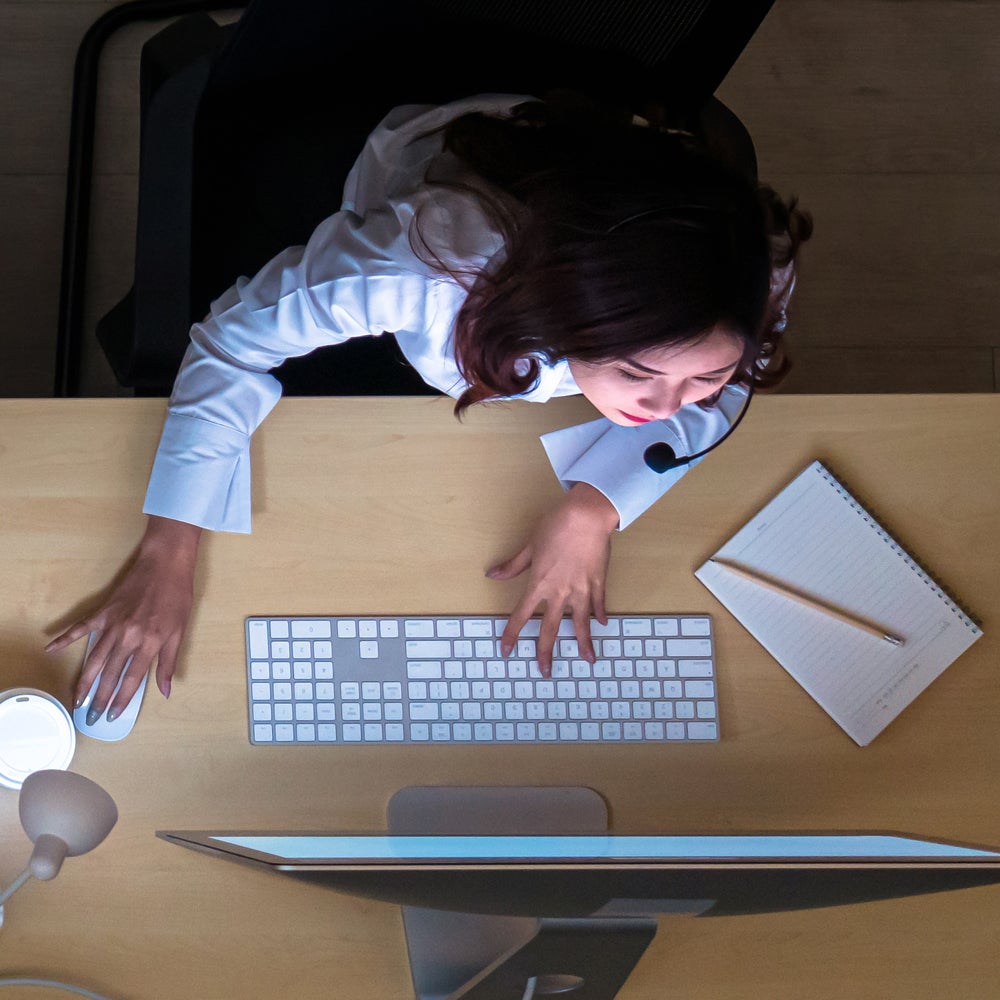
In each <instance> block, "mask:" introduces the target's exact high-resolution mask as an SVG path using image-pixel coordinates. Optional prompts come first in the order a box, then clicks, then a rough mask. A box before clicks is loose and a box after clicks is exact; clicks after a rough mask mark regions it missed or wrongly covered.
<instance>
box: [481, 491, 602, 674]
mask: <svg viewBox="0 0 1000 1000" xmlns="http://www.w3.org/2000/svg"><path fill="white" fill-rule="evenodd" d="M617 525H618V512H617V511H616V510H615V508H614V507H613V506H612V504H611V502H610V501H609V500H608V499H607V498H606V497H605V496H604V494H603V493H601V492H600V491H599V490H596V489H595V488H594V487H593V486H589V485H588V484H586V483H576V484H575V485H574V486H573V487H572V488H571V489H570V490H569V491H568V492H567V493H566V495H565V496H564V497H563V499H562V501H561V502H560V503H559V504H558V505H557V506H556V507H555V508H554V509H553V510H551V511H549V513H548V514H546V515H545V517H543V518H542V520H541V521H540V522H539V524H538V526H537V528H536V529H535V531H534V533H533V535H532V536H531V538H530V539H529V541H528V544H527V545H525V547H524V548H523V549H521V551H520V552H518V553H517V554H516V555H514V556H512V557H511V558H510V559H507V560H506V561H504V562H502V563H499V564H497V565H496V566H493V567H491V568H490V569H488V570H487V571H486V575H487V576H488V577H490V578H491V579H493V580H510V579H513V578H514V577H515V576H519V575H520V574H521V573H524V572H525V571H529V573H528V586H527V589H526V590H525V592H524V595H523V596H522V598H521V600H520V601H519V602H518V605H517V607H516V608H514V610H513V612H511V615H510V618H509V619H508V621H507V627H506V628H505V629H504V633H503V636H502V637H501V640H500V649H501V652H502V653H503V655H504V656H509V655H510V653H511V651H512V650H513V648H514V646H515V644H516V642H517V637H518V635H519V634H520V632H521V629H522V628H523V627H524V624H525V622H527V620H528V619H529V618H531V617H532V615H533V614H535V612H536V611H538V610H539V609H542V623H541V629H540V631H539V635H538V639H537V641H536V651H537V652H536V656H537V659H538V667H539V670H540V671H541V672H542V674H543V675H544V676H546V677H548V676H549V674H550V673H551V670H552V649H553V646H554V645H555V641H556V635H557V633H558V630H559V624H560V622H561V621H562V618H563V616H564V615H569V616H570V617H571V618H572V620H573V629H574V631H575V633H576V639H577V644H578V647H579V650H580V656H581V658H582V659H585V660H588V661H589V662H591V663H592V662H593V661H594V644H593V640H592V639H591V635H590V619H591V616H593V617H594V618H596V619H597V620H598V621H599V622H600V623H601V624H602V625H603V624H605V623H606V622H607V612H606V611H605V609H604V588H605V582H606V580H607V574H608V559H609V557H610V553H611V533H612V532H613V531H614V530H615V528H616V527H617Z"/></svg>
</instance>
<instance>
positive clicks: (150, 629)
mask: <svg viewBox="0 0 1000 1000" xmlns="http://www.w3.org/2000/svg"><path fill="white" fill-rule="evenodd" d="M810 231H811V223H810V221H809V219H808V217H807V216H805V215H804V214H802V213H801V212H799V211H798V210H797V209H796V208H795V206H794V202H793V203H792V204H791V205H790V206H786V205H785V204H784V203H783V202H782V201H781V200H780V199H779V198H778V197H777V196H776V195H775V194H774V193H773V192H772V191H771V190H770V189H768V188H764V187H758V186H757V184H756V183H755V182H754V181H751V180H750V179H748V178H747V177H746V176H744V175H743V174H742V173H741V172H740V171H739V170H738V169H736V168H735V167H733V166H731V165H728V164H727V163H725V162H723V160H721V159H720V158H718V157H717V156H714V155H712V154H711V153H709V152H708V151H707V150H706V149H705V148H703V146H702V145H701V144H700V143H699V142H698V141H697V140H696V139H695V138H694V137H693V136H691V135H690V134H687V133H677V132H671V131H669V130H662V129H654V128H652V127H649V126H648V125H647V124H646V123H644V122H641V121H637V120H635V119H632V118H630V117H629V116H616V115H614V114H609V113H608V112H606V111H605V110H604V109H598V108H596V107H594V106H593V105H588V104H586V103H585V102H579V101H570V102H565V101H563V100H561V99H560V98H559V97H558V96H553V97H551V98H549V99H547V100H545V101H539V100H537V99H535V98H531V97H524V96H510V95H484V96H479V97H474V98H469V99H466V100H463V101H457V102H454V103H453V104H449V105H445V106H442V107H432V108H427V107H418V106H408V107H403V108H398V109H396V110H395V111H393V112H392V113H390V115H389V116H388V117H387V118H386V119H385V120H384V121H383V122H382V123H381V124H380V125H379V127H378V128H377V129H376V130H375V132H373V133H372V135H371V136H370V138H369V140H368V142H367V144H366V145H365V148H364V149H363V150H362V152H361V155H360V156H359V158H358V160H357V162H356V164H355V166H354V168H353V170H352V171H351V174H350V175H349V177H348V179H347V182H346V185H345V192H344V200H343V204H342V207H341V210H340V211H339V212H337V213H335V214H334V215H333V216H331V217H330V218H328V219H326V220H325V221H324V222H322V223H321V224H320V225H319V226H318V227H317V229H316V231H315V232H314V234H313V236H312V237H311V239H310V241H309V243H308V244H307V245H306V246H305V247H292V248H289V249H288V250H286V251H285V252H283V253H282V254H279V255H278V257H276V258H275V259H274V260H273V261H271V262H270V263H269V264H268V265H266V266H265V267H264V268H263V269H262V270H261V271H260V272H259V273H258V274H257V275H256V276H255V277H254V278H253V279H250V280H248V279H246V278H241V279H240V280H239V281H238V282H237V283H236V285H234V286H233V287H232V288H231V289H229V290H228V291H227V292H226V293H224V294H223V295H222V296H221V297H220V298H219V299H217V300H216V301H215V302H213V303H212V306H211V311H210V313H209V315H208V316H207V317H206V318H205V320H204V321H202V322H201V323H198V324H195V326H194V327H193V328H192V331H191V346H190V347H189V349H188V352H187V354H186V356H185V359H184V362H183V364H182V366H181V370H180V372H179V374H178V377H177V381H176V383H175V386H174V391H173V394H172V396H171V401H170V411H169V414H168V417H167V421H166V424H165V427H164V432H163V437H162V439H161V442H160V447H159V450H158V452H157V457H156V461H155V463H154V468H153V472H152V475H151V478H150V485H149V491H148V493H147V498H146V503H145V506H144V511H145V513H146V514H148V515H149V520H148V524H147V528H146V532H145V534H144V536H143V539H142V542H141V544H140V546H139V549H138V555H137V557H136V559H135V560H134V562H133V563H132V565H131V566H130V567H129V568H128V570H127V572H126V573H125V575H124V576H123V578H122V580H121V581H120V582H119V583H118V585H117V586H116V587H115V588H114V589H113V590H112V592H111V593H110V595H109V596H108V597H107V598H106V599H105V601H104V602H103V604H102V605H101V606H100V607H99V608H98V609H96V610H95V611H94V612H93V613H91V614H89V615H87V616H86V617H85V618H83V619H81V620H80V621H78V622H77V623H76V624H74V625H73V626H72V627H70V628H69V629H67V630H66V631H65V632H64V633H63V634H62V635H60V636H59V637H57V638H56V639H54V640H53V641H52V642H51V643H50V644H49V646H48V647H47V649H48V650H50V651H53V650H58V649H62V648H63V647H65V646H66V645H67V644H69V643H71V642H74V641H75V640H76V639H79V638H81V637H83V636H84V635H86V634H88V633H89V632H91V631H97V632H100V633H101V636H100V638H99V640H98V641H97V643H96V644H95V646H94V648H93V649H92V651H91V653H90V655H89V657H88V659H87V662H86V664H85V665H84V669H83V671H82V672H81V675H80V679H79V682H78V686H77V692H76V697H77V704H79V703H80V702H81V701H82V699H83V697H84V696H85V695H86V693H87V692H88V691H89V689H90V687H91V684H92V682H93V680H94V679H95V678H96V677H97V675H98V674H99V673H100V674H101V682H100V685H99V687H98V690H97V693H96V695H95V697H94V698H93V700H92V702H91V708H90V712H91V715H92V716H93V717H94V718H96V717H98V716H99V715H100V714H101V713H102V712H103V710H104V708H105V706H108V717H109V719H110V718H112V717H114V715H116V714H118V713H120V711H121V710H122V709H123V708H124V707H125V705H127V704H128V702H129V700H130V699H131V696H132V694H133V693H134V692H135V690H136V689H137V688H138V685H139V683H140V680H141V678H142V677H143V676H144V675H145V673H146V672H147V671H148V670H149V668H150V667H151V666H152V664H153V663H154V661H155V662H156V663H157V667H156V677H157V684H158V686H159V688H160V691H161V692H162V693H163V694H164V696H167V695H169V692H170V682H171V678H172V676H173V673H174V670H175V667H176V661H177V653H178V649H179V646H180V642H181V638H182V636H183V633H184V629H185V627H186V624H187V620H188V618H189V616H190V612H191V606H192V600H193V598H192V590H193V577H194V571H195V565H196V558H197V549H198V542H199V537H200V534H201V531H202V529H203V528H208V529H212V530H224V531H242V532H248V531H249V530H250V503H249V474H250V473H249V439H250V435H251V434H252V433H253V431H254V429H255V428H256V427H257V426H258V425H259V424H260V422H261V421H262V420H263V419H264V417H265V416H266V415H267V413H268V412H269V410H270V409H271V408H272V407H273V406H274V404H275V403H276V402H277V400H278V398H279V397H280V394H281V386H280V383H279V382H278V381H277V379H275V377H274V375H273V374H271V371H272V369H274V368H275V367H276V366H278V365H280V364H281V363H282V362H283V361H284V360H285V359H287V358H289V357H297V356H301V355H304V354H307V353H309V352H311V351H313V350H314V349H315V348H317V347H319V346H321V345H328V344H335V343H338V342H342V341H345V340H348V339H350V338H352V337H357V336H370V335H380V334H382V333H383V332H385V331H387V332H388V333H391V334H392V335H394V336H395V339H396V341H397V342H398V344H399V347H400V349H401V351H402V353H403V355H404V356H405V357H406V359H407V361H408V362H409V363H410V364H411V365H412V366H413V367H414V368H415V369H416V370H417V372H419V374H420V375H421V377H422V378H423V379H424V381H426V382H427V383H428V384H430V385H432V386H434V387H436V388H437V389H439V390H441V391H442V392H445V393H448V394H449V395H452V396H454V397H455V398H456V400H457V402H456V404H455V412H456V414H457V415H459V416H461V414H462V413H463V412H464V410H465V409H466V408H467V407H469V406H471V405H473V404H477V403H483V402H489V401H491V400H499V399H522V400H527V401H533V402H544V401H545V400H547V399H550V398H552V397H554V396H561V395H568V394H573V393H582V394H583V395H584V396H586V397H587V399H588V400H589V401H590V402H591V403H592V404H593V405H594V407H595V408H596V409H597V410H598V411H599V412H600V414H601V415H602V417H601V419H600V420H598V421H594V422H592V423H590V424H586V425H583V426H582V427H579V428H568V429H567V430H566V431H563V432H557V433H556V434H554V435H549V436H547V438H546V440H545V445H546V449H547V451H548V453H549V457H550V459H551V461H552V463H553V466H554V467H555V469H556V471H557V474H558V475H559V477H560V480H561V481H562V483H563V485H564V486H565V487H566V492H565V494H564V496H563V498H562V500H561V502H560V503H559V504H557V505H556V507H555V508H553V509H552V510H551V511H549V512H548V513H547V514H546V515H545V516H544V517H543V518H542V520H541V522H540V523H539V524H538V525H537V526H536V527H535V529H534V531H533V532H532V533H531V534H530V536H529V537H528V539H527V540H526V542H525V544H524V545H523V547H522V548H521V549H520V550H519V551H518V552H516V553H514V554H513V555H512V556H511V558H509V559H508V560H506V561H504V562H502V563H500V564H498V565H496V566H494V567H492V568H491V569H489V570H488V571H487V575H488V576H490V577H492V578H494V579H509V578H512V577H515V576H518V575H520V574H526V575H527V584H526V587H525V590H524V594H523V596H522V598H521V600H520V601H519V602H518V604H517V607H516V608H515V609H514V611H513V612H512V614H511V615H510V617H509V624H508V626H507V631H506V632H505V633H504V636H503V639H502V640H501V649H502V650H503V651H504V652H505V654H506V653H507V652H509V650H510V648H511V647H512V645H513V643H514V640H515V639H516V637H517V634H518V633H519V631H520V629H521V627H522V626H523V624H524V622H525V621H526V620H527V618H528V617H530V616H531V615H532V614H534V613H536V612H537V611H539V610H541V611H542V613H543V620H542V626H541V633H540V636H539V639H538V644H537V645H538V661H539V666H540V667H541V669H542V670H543V672H545V671H547V669H548V666H549V664H550V662H551V649H552V644H553V641H554V638H555V634H556V629H557V628H558V625H559V621H560V619H561V618H562V616H563V615H564V614H568V615H570V616H571V617H572V620H573V622H574V627H575V631H576V634H577V637H578V640H579V643H580V651H581V655H582V656H584V657H585V658H589V659H592V658H593V653H592V645H591V641H590V635H589V621H590V618H591V616H592V615H593V616H594V617H596V618H597V619H598V620H600V621H602V622H603V621H604V620H605V617H606V615H605V605H604V585H605V577H606V573H607V565H608V556H609V539H610V536H611V533H612V532H613V531H614V530H616V529H621V528H624V527H625V526H626V525H627V524H628V523H630V522H631V521H632V520H634V519H635V517H637V516H638V515H639V514H640V513H641V512H642V511H643V510H645V509H646V508H648V506H649V505H650V504H651V503H653V502H654V501H655V500H656V499H657V498H658V497H659V496H660V495H662V493H663V492H665V491H666V489H667V488H669V486H670V485H672V484H673V482H675V481H676V480H677V478H679V476H680V475H681V474H682V473H683V471H684V469H683V468H681V469H680V470H677V471H675V472H674V473H672V474H671V473H668V474H666V475H662V476H661V475H658V474H657V473H655V472H652V471H651V470H650V469H649V468H647V467H646V466H645V465H644V464H643V463H642V460H641V455H642V451H643V449H644V448H645V446H646V445H648V444H649V443H652V442H654V441H657V440H660V439H661V438H663V437H668V438H670V439H671V440H672V441H674V442H676V443H677V445H678V447H679V449H680V451H679V452H678V453H679V454H693V453H694V452H696V451H699V450H701V449H703V448H705V447H707V446H708V445H710V444H711V443H712V442H713V441H715V440H717V439H718V438H721V437H722V436H723V435H724V434H725V432H726V430H727V429H728V428H729V425H730V422H731V421H732V420H733V419H734V417H735V415H736V414H737V412H739V411H740V409H741V408H742V407H743V406H744V405H745V401H746V398H747V393H748V391H749V390H751V389H752V388H753V387H768V386H772V385H775V384H776V383H777V382H778V381H779V380H780V378H781V377H782V376H783V375H784V373H785V371H786V370H787V367H788V366H787V362H786V361H785V358H784V355H783V352H782V349H781V334H782V330H783V328H784V316H785V307H786V305H787V301H788V296H789V295H790V292H791V288H792V286H793V284H794V261H795V255H796V251H797V249H798V246H799V243H800V242H801V241H802V240H804V239H807V238H808V236H809V235H810ZM130 657H131V663H130V665H128V668H127V673H126V676H125V678H124V679H123V681H122V683H121V687H120V689H119V691H118V693H117V694H116V695H115V697H114V701H113V702H112V703H111V704H110V705H108V703H109V701H110V700H111V695H112V693H113V692H114V690H115V686H116V684H117V682H118V678H119V676H120V674H121V672H122V670H123V669H124V668H125V665H126V664H127V663H129V658H130Z"/></svg>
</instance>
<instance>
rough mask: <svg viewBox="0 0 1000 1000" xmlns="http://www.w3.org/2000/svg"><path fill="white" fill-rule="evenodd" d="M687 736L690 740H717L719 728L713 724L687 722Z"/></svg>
mask: <svg viewBox="0 0 1000 1000" xmlns="http://www.w3.org/2000/svg"><path fill="white" fill-rule="evenodd" d="M687 734H688V738H689V739H692V740H717V739H718V738H719V727H718V726H717V725H716V724H715V723H714V722H689V723H688V726H687Z"/></svg>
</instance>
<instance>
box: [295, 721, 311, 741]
mask: <svg viewBox="0 0 1000 1000" xmlns="http://www.w3.org/2000/svg"><path fill="white" fill-rule="evenodd" d="M295 739H296V740H297V741H298V742H299V743H312V742H313V741H314V740H315V739H316V727H315V726H314V725H312V724H311V723H308V722H301V723H299V725H297V726H296V727H295Z"/></svg>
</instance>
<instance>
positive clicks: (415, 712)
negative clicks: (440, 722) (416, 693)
mask: <svg viewBox="0 0 1000 1000" xmlns="http://www.w3.org/2000/svg"><path fill="white" fill-rule="evenodd" d="M440 714H441V710H440V708H439V707H438V705H437V703H436V702H433V701H411V702H410V718H411V719H413V720H414V721H415V722H416V721H420V722H423V721H431V720H434V719H437V718H438V717H439V716H440Z"/></svg>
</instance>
